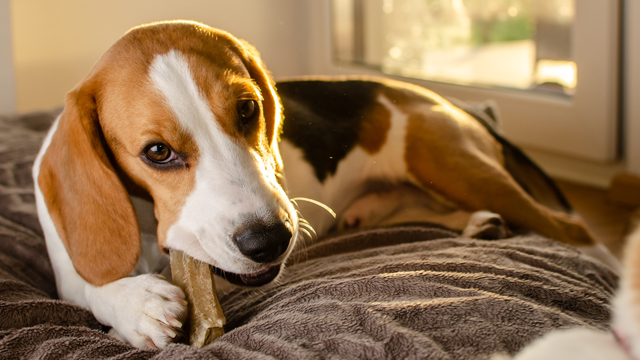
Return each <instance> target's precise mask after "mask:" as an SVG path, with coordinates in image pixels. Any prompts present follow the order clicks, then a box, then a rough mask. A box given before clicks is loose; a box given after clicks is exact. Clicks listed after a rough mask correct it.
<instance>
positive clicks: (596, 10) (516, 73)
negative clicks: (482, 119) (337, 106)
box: [331, 0, 620, 162]
mask: <svg viewBox="0 0 640 360" xmlns="http://www.w3.org/2000/svg"><path fill="white" fill-rule="evenodd" d="M619 7H620V4H619V2H618V1H610V0H608V1H602V0H332V7H331V27H332V34H333V42H332V47H333V54H334V60H335V62H336V63H337V64H339V66H342V65H344V64H351V65H356V66H362V67H366V68H369V69H373V71H372V72H373V73H375V72H382V73H384V74H388V75H394V76H401V77H403V78H405V80H408V81H411V82H416V83H419V84H421V85H423V86H425V87H427V88H430V89H432V90H434V91H437V92H439V93H441V94H443V95H445V96H453V97H457V98H460V99H464V100H478V101H482V100H486V99H494V100H495V101H497V102H498V104H499V106H500V110H501V114H502V119H503V127H504V130H505V132H506V134H507V136H508V137H509V138H510V139H512V140H514V141H515V142H516V143H518V144H520V145H522V146H525V147H529V148H531V149H537V150H542V151H547V152H553V153H559V154H564V155H569V156H573V157H578V158H581V159H587V160H590V161H593V160H596V161H600V162H606V161H611V160H614V159H615V158H616V156H617V136H618V134H617V126H618V112H619V109H618V103H619V101H618V86H619V85H618V83H619V82H618V61H619V60H618V59H619V44H618V43H619V41H620V39H619V27H620V12H619ZM416 79H420V80H416Z"/></svg>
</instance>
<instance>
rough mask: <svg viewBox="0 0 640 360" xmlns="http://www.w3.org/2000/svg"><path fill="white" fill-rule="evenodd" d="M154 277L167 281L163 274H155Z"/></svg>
mask: <svg viewBox="0 0 640 360" xmlns="http://www.w3.org/2000/svg"><path fill="white" fill-rule="evenodd" d="M153 277H155V278H157V279H160V280H167V278H166V277H165V276H164V275H162V274H153Z"/></svg>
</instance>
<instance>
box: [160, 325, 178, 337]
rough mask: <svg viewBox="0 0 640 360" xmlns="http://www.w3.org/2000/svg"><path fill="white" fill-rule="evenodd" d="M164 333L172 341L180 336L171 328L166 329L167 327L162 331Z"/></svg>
mask: <svg viewBox="0 0 640 360" xmlns="http://www.w3.org/2000/svg"><path fill="white" fill-rule="evenodd" d="M162 332H163V333H164V334H165V335H167V336H168V337H170V338H172V339H173V338H175V337H176V335H178V333H177V332H175V331H173V330H171V329H170V328H166V327H165V328H163V329H162Z"/></svg>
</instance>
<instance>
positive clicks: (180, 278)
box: [171, 250, 226, 347]
mask: <svg viewBox="0 0 640 360" xmlns="http://www.w3.org/2000/svg"><path fill="white" fill-rule="evenodd" d="M171 277H172V278H173V283H174V284H175V285H176V286H179V287H180V288H181V289H182V291H184V294H185V295H186V296H187V302H188V305H187V306H188V310H189V321H188V323H187V326H188V328H187V329H185V331H188V332H189V344H190V345H192V346H195V347H203V346H205V345H207V344H208V343H210V342H212V341H213V340H215V339H216V338H218V337H220V336H222V335H223V334H224V328H223V326H224V324H225V323H226V320H225V318H224V314H223V313H222V307H220V303H219V302H218V295H217V294H216V286H215V283H214V280H213V275H212V274H211V269H210V268H209V265H207V264H205V263H203V262H201V261H199V260H196V259H194V258H192V257H191V256H189V255H187V254H185V253H183V252H182V251H178V250H171Z"/></svg>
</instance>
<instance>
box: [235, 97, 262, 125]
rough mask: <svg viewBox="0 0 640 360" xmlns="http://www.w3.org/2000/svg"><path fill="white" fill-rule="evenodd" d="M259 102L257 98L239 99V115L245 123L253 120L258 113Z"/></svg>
mask: <svg viewBox="0 0 640 360" xmlns="http://www.w3.org/2000/svg"><path fill="white" fill-rule="evenodd" d="M258 111H259V108H258V102H257V101H255V100H240V101H238V115H239V116H240V120H241V121H242V122H243V123H246V122H249V121H251V120H253V118H255V117H256V115H257V114H258Z"/></svg>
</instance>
